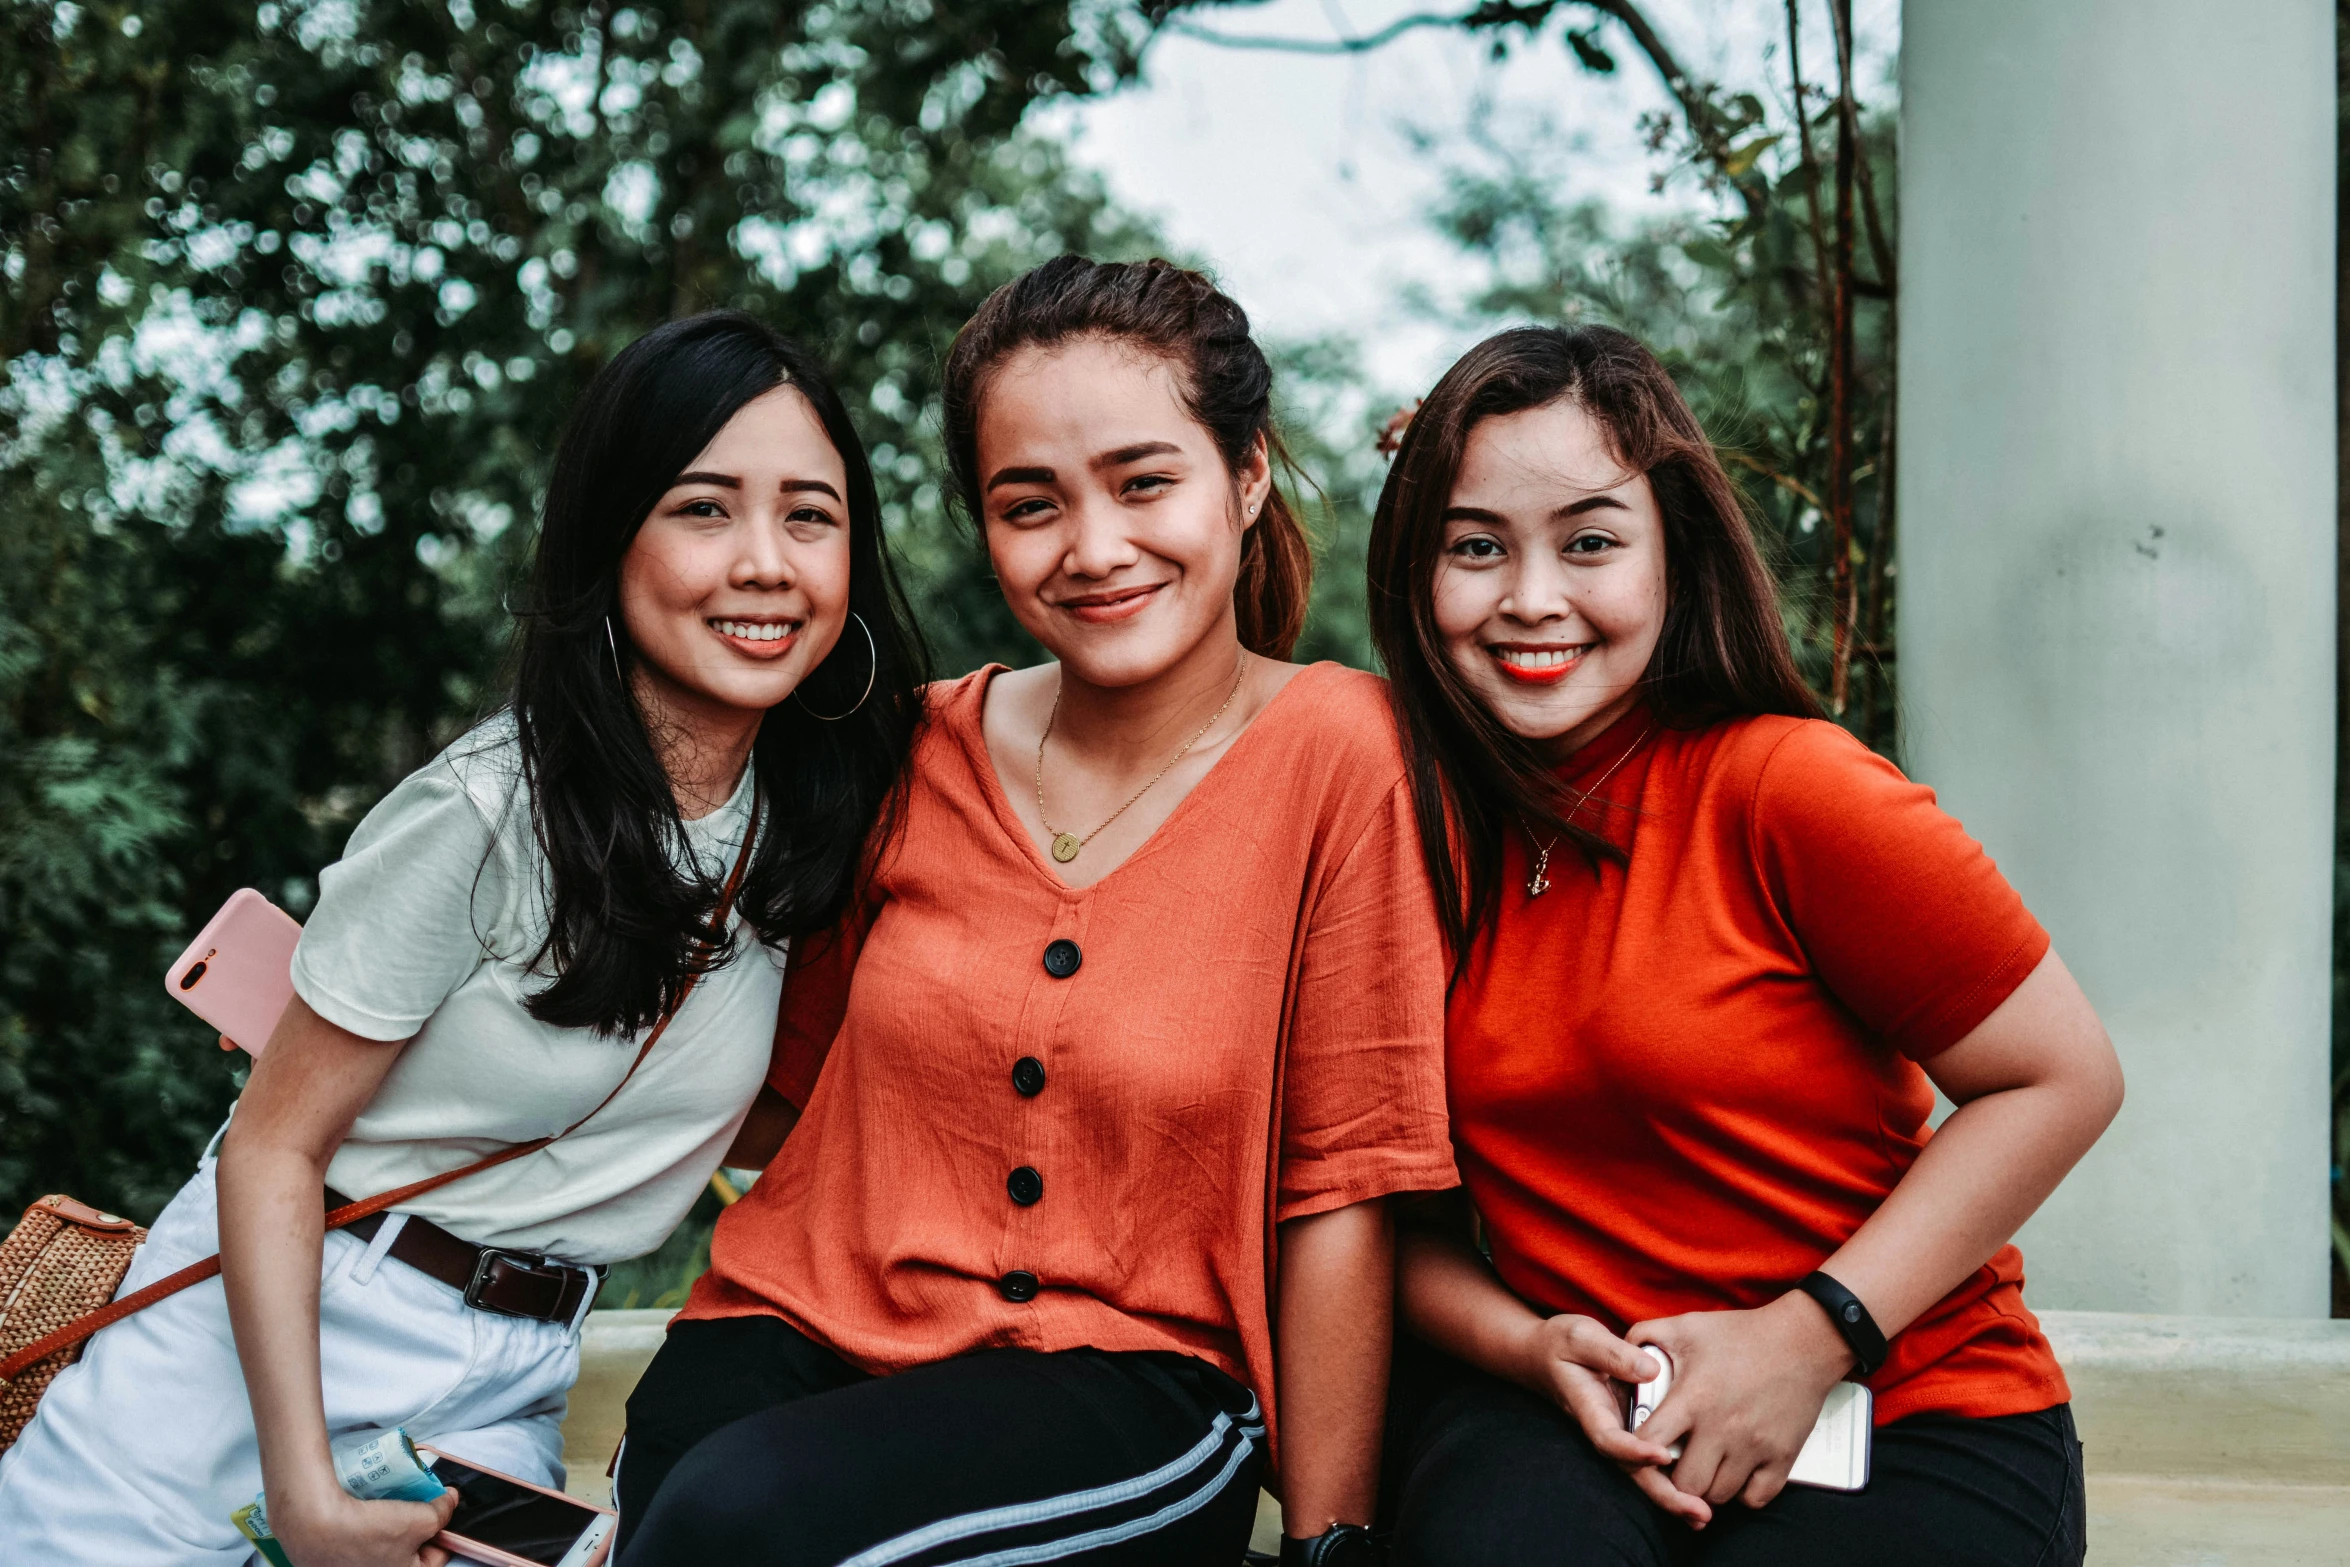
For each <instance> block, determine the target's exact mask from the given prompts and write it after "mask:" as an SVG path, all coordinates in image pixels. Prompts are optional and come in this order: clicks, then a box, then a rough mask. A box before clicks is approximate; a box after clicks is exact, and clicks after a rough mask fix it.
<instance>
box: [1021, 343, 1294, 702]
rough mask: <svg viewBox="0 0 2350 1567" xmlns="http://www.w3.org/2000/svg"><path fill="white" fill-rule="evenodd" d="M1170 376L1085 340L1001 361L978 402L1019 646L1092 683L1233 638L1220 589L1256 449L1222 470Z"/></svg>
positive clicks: (1262, 468) (1152, 360)
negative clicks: (1027, 643)
mask: <svg viewBox="0 0 2350 1567" xmlns="http://www.w3.org/2000/svg"><path fill="white" fill-rule="evenodd" d="M1176 374H1177V372H1176V368H1175V366H1173V365H1172V364H1170V363H1168V362H1167V361H1166V360H1164V359H1161V358H1158V357H1156V356H1154V355H1150V354H1147V353H1143V352H1140V351H1138V350H1136V349H1133V348H1130V347H1127V346H1125V345H1123V344H1120V343H1115V342H1108V341H1104V340H1102V339H1098V338H1087V339H1080V340H1078V341H1075V342H1071V343H1064V344H1060V345H1056V346H1055V347H1052V348H1049V349H1047V348H1029V349H1023V350H1021V351H1019V352H1018V353H1015V354H1014V355H1012V356H1011V357H1010V358H1009V359H1007V360H1005V361H1004V363H1003V364H1002V365H1001V366H1000V367H999V368H998V369H997V370H996V371H995V373H994V374H993V375H992V376H991V377H990V378H989V380H988V382H987V386H986V390H985V394H984V396H983V397H982V399H981V407H980V410H979V418H978V424H977V436H978V440H977V448H978V473H979V484H980V508H981V515H982V518H983V522H984V526H985V529H986V534H987V552H988V556H989V559H990V560H991V561H992V562H993V563H994V566H995V572H996V579H997V581H998V582H999V583H1001V584H1002V587H1003V591H1004V597H1005V599H1006V600H1007V601H1008V602H1009V603H1010V604H1011V607H1012V613H1013V615H1014V616H1016V617H1017V618H1018V619H1019V621H1020V624H1021V625H1022V626H1024V627H1026V628H1027V630H1028V633H1029V635H1031V636H1033V637H1035V638H1036V640H1037V641H1039V642H1041V643H1043V644H1044V645H1045V647H1046V648H1047V649H1048V650H1049V651H1050V652H1051V653H1052V655H1053V656H1054V657H1055V658H1057V659H1059V660H1060V662H1061V665H1062V668H1063V671H1064V673H1066V674H1068V675H1071V676H1073V677H1075V678H1077V679H1080V680H1083V681H1085V682H1087V683H1088V684H1091V685H1095V686H1100V687H1112V688H1116V687H1127V686H1134V685H1138V684H1141V683H1143V682H1145V681H1149V680H1152V679H1155V678H1157V677H1159V676H1161V675H1164V674H1166V673H1167V672H1169V671H1170V670H1172V669H1174V668H1176V667H1177V666H1178V665H1180V664H1182V663H1183V662H1184V661H1185V660H1186V659H1187V658H1189V657H1192V656H1195V655H1197V654H1199V653H1201V651H1202V650H1203V649H1209V648H1213V647H1215V646H1217V645H1219V642H1220V639H1219V637H1218V633H1219V632H1220V633H1221V639H1232V638H1235V637H1236V636H1237V633H1236V631H1235V630H1234V618H1233V608H1232V589H1233V584H1234V582H1235V581H1236V580H1237V579H1238V577H1239V573H1240V557H1241V545H1242V541H1243V538H1244V535H1245V533H1246V530H1247V529H1248V527H1249V526H1250V525H1251V524H1252V523H1253V522H1254V520H1255V518H1256V515H1257V512H1258V510H1259V509H1260V508H1261V507H1262V506H1263V504H1264V500H1265V495H1266V492H1267V490H1268V489H1269V488H1270V487H1271V476H1270V471H1269V467H1268V464H1267V462H1266V458H1265V453H1264V449H1263V446H1262V444H1261V443H1260V444H1259V446H1258V447H1257V448H1256V449H1255V450H1254V451H1253V452H1252V453H1251V454H1250V459H1249V462H1248V464H1247V466H1246V468H1245V469H1244V471H1243V472H1241V473H1240V474H1238V475H1237V476H1236V475H1235V474H1234V473H1233V471H1232V470H1231V468H1230V467H1228V466H1227V465H1226V463H1225V461H1224V457H1223V454H1222V453H1221V452H1220V451H1218V450H1217V447H1216V442H1215V438H1214V437H1213V436H1211V435H1210V434H1209V433H1208V431H1207V429H1206V428H1205V427H1204V426H1202V425H1201V424H1200V422H1199V421H1198V420H1197V419H1194V418H1193V417H1192V416H1191V412H1190V410H1189V409H1188V408H1186V407H1185V406H1184V401H1183V396H1182V388H1181V386H1180V384H1179V383H1178V381H1177V379H1176ZM1226 656H1229V655H1226Z"/></svg>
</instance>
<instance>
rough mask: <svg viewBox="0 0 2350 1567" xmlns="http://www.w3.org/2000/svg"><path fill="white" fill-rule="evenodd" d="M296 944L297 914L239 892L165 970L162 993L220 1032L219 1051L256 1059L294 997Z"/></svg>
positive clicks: (251, 892) (250, 891) (299, 936)
mask: <svg viewBox="0 0 2350 1567" xmlns="http://www.w3.org/2000/svg"><path fill="white" fill-rule="evenodd" d="M301 939H302V927H301V925H300V924H299V923H297V922H296V921H295V919H294V916H292V915H291V914H288V913H287V912H286V911H285V910H283V909H281V908H279V907H278V906H277V905H276V904H274V903H272V902H270V901H269V900H268V899H267V898H265V897H263V896H262V895H261V894H260V893H258V892H255V891H254V890H253V889H252V888H250V887H240V888H239V889H237V890H236V891H235V892H233V893H231V894H229V900H228V902H226V903H224V904H222V905H221V906H220V912H219V913H217V914H215V915H213V916H212V918H211V920H210V921H209V922H208V923H207V924H206V925H205V927H204V928H203V929H202V930H200V931H198V932H197V933H196V939H195V940H194V941H191V942H189V943H188V950H187V951H185V952H183V953H181V954H180V955H179V961H178V962H176V963H174V964H172V966H171V967H170V968H168V969H166V970H164V972H163V989H164V991H165V993H166V994H168V995H169V996H170V997H171V999H172V1000H174V1001H177V1002H178V1003H179V1004H180V1005H182V1006H184V1007H186V1008H187V1009H188V1010H189V1011H191V1012H193V1013H195V1014H196V1016H198V1017H200V1018H202V1019H203V1020H204V1021H205V1022H207V1023H210V1024H211V1025H212V1026H213V1027H214V1028H216V1029H218V1030H219V1031H220V1037H221V1040H222V1043H223V1045H224V1047H225V1046H227V1045H236V1046H240V1047H242V1048H243V1049H244V1050H245V1052H246V1053H247V1054H249V1055H256V1056H257V1055H259V1054H261V1047H262V1046H264V1045H266V1044H268V1043H269V1036H270V1035H271V1034H272V1033H273V1032H275V1031H276V1029H277V1020H278V1017H279V1016H280V1014H282V1013H283V1012H284V1011H285V1009H286V1004H287V1003H288V1002H290V1001H292V1000H293V999H294V944H295V943H296V942H298V941H300V940H301Z"/></svg>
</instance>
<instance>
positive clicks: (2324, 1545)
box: [563, 1311, 2350, 1567]
mask: <svg viewBox="0 0 2350 1567" xmlns="http://www.w3.org/2000/svg"><path fill="white" fill-rule="evenodd" d="M667 1319H668V1313H666V1312H660V1311H601V1312H596V1313H594V1314H593V1315H592V1316H590V1317H589V1319H588V1329H587V1333H586V1336H585V1340H584V1342H583V1344H582V1346H581V1355H580V1379H579V1385H578V1386H577V1387H576V1388H575V1389H574V1390H573V1392H572V1397H571V1415H570V1418H569V1419H568V1420H566V1421H565V1422H564V1426H563V1438H564V1462H565V1464H566V1465H567V1466H568V1467H569V1469H570V1471H571V1489H572V1490H573V1492H575V1493H576V1494H578V1495H581V1496H585V1497H589V1498H592V1499H594V1500H596V1501H602V1500H604V1499H605V1498H606V1495H607V1492H608V1488H607V1486H606V1483H605V1480H604V1470H605V1467H606V1465H607V1464H608V1463H609V1462H610V1461H611V1457H612V1450H613V1448H614V1447H615V1446H616V1445H617V1444H618V1442H619V1440H620V1432H621V1429H622V1425H623V1423H624V1413H623V1407H622V1406H623V1404H624V1402H625V1400H626V1399H627V1397H628V1390H629V1389H630V1388H631V1387H633V1386H635V1385H636V1379H637V1376H638V1374H639V1373H640V1372H642V1371H643V1369H644V1367H645V1363H646V1362H647V1361H649V1360H651V1359H652V1357H653V1352H654V1350H656V1349H658V1348H659V1347H660V1343H661V1335H662V1332H663V1328H664V1324H665V1323H666V1321H667ZM2041 1320H2042V1322H2043V1324H2044V1325H2045V1326H2046V1328H2047V1330H2048V1336H2049V1338H2050V1340H2051V1341H2052V1342H2053V1343H2054V1344H2055V1346H2056V1351H2057V1357H2058V1359H2060V1360H2061V1361H2062V1362H2063V1363H2064V1367H2065V1374H2066V1376H2067V1377H2068V1378H2069V1379H2070V1380H2071V1382H2072V1386H2073V1413H2074V1418H2075V1420H2076V1421H2077V1422H2078V1424H2079V1426H2080V1430H2081V1441H2082V1445H2083V1447H2084V1448H2085V1449H2086V1451H2087V1454H2088V1465H2089V1563H2090V1567H2350V1322H2301V1321H2271V1320H2265V1319H2254V1318H2191V1317H2137V1316H2123V1315H2118V1314H2109V1313H2101V1312H2044V1313H2042V1314H2041ZM1280 1518H1281V1511H1280V1507H1279V1505H1278V1504H1276V1503H1275V1502H1274V1501H1273V1500H1272V1498H1270V1497H1266V1498H1263V1500H1262V1504H1261V1505H1260V1507H1259V1508H1258V1512H1257V1538H1256V1542H1255V1543H1256V1547H1257V1549H1259V1550H1265V1549H1271V1548H1274V1547H1275V1546H1277V1544H1278V1538H1279V1534H1280Z"/></svg>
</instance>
